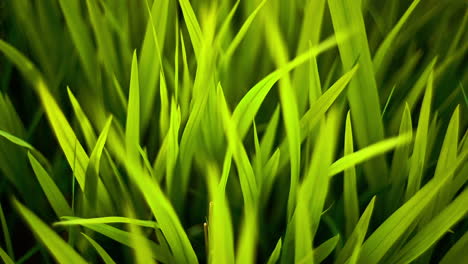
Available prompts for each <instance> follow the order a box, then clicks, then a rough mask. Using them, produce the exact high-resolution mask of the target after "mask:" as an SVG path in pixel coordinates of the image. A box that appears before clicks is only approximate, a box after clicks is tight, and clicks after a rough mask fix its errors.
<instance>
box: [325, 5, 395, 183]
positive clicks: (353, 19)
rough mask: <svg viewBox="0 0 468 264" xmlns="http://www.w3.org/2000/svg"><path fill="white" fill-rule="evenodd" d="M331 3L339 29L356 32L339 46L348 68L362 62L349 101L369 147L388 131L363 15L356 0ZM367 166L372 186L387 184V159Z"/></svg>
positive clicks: (361, 139) (360, 136)
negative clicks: (381, 117) (384, 126)
mask: <svg viewBox="0 0 468 264" xmlns="http://www.w3.org/2000/svg"><path fill="white" fill-rule="evenodd" d="M328 6H329V9H330V14H331V18H332V22H333V27H334V29H335V32H341V31H346V30H348V31H349V30H350V31H351V32H355V34H353V35H352V37H351V39H350V40H349V41H345V42H341V43H339V44H338V48H339V50H340V55H341V56H340V57H341V61H342V63H343V68H344V70H345V71H347V70H349V69H351V68H352V67H353V66H354V64H355V63H356V62H357V63H359V70H358V71H357V73H356V76H355V78H353V80H351V83H350V86H349V90H348V100H349V104H350V108H351V112H352V113H353V115H352V119H353V124H354V130H355V132H356V133H355V135H356V139H357V143H358V144H359V146H361V147H365V146H368V145H370V144H372V143H375V142H378V141H380V140H382V139H383V137H384V131H383V124H382V120H381V119H380V113H381V109H380V102H379V91H378V89H377V84H376V80H375V76H374V67H373V65H372V60H371V55H370V51H369V46H368V40H367V35H366V27H365V25H364V18H363V14H362V11H361V8H360V5H359V2H358V3H356V2H355V1H352V0H328ZM364 168H365V170H366V176H367V180H368V182H369V184H370V185H371V187H372V188H376V187H377V186H379V185H381V184H383V183H385V181H386V175H385V173H386V171H387V165H386V163H385V160H384V159H383V158H381V157H380V158H377V159H376V160H374V161H373V162H372V163H366V164H365V165H364Z"/></svg>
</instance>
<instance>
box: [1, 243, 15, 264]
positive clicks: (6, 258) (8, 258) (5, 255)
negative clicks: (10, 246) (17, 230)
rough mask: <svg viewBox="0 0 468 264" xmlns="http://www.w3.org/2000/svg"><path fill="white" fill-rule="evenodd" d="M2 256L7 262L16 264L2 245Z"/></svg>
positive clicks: (6, 263)
mask: <svg viewBox="0 0 468 264" xmlns="http://www.w3.org/2000/svg"><path fill="white" fill-rule="evenodd" d="M0 258H1V259H2V260H3V263H5V264H15V262H14V261H13V260H12V259H11V258H10V257H9V256H8V254H7V253H6V252H5V251H4V250H3V249H2V248H1V247H0Z"/></svg>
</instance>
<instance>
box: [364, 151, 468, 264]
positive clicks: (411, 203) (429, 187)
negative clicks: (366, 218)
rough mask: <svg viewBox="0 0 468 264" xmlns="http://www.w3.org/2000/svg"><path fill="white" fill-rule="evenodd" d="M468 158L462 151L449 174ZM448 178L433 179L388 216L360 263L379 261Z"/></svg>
mask: <svg viewBox="0 0 468 264" xmlns="http://www.w3.org/2000/svg"><path fill="white" fill-rule="evenodd" d="M467 158H468V151H465V152H463V153H461V154H460V156H459V157H458V158H457V161H456V162H455V164H454V165H452V166H451V167H450V169H449V170H447V175H451V174H452V173H455V171H456V170H457V169H458V168H459V167H460V166H461V165H462V164H464V162H465V161H466V159H467ZM447 179H449V177H445V178H443V179H432V180H431V181H429V182H428V183H427V184H426V185H424V187H423V188H421V189H420V190H419V191H418V192H417V193H416V194H415V195H414V196H412V197H411V199H409V200H408V201H407V202H406V203H405V204H404V205H403V206H401V207H400V208H399V209H398V210H397V211H395V213H393V214H392V215H391V216H390V217H389V218H387V220H385V222H384V223H383V224H382V225H380V226H379V227H378V228H377V230H376V231H375V232H374V233H372V235H371V236H370V237H369V238H368V239H367V240H366V242H365V243H364V245H363V247H362V251H361V255H360V258H359V261H358V263H363V264H374V263H378V262H379V261H380V260H381V259H382V258H383V257H384V256H385V254H387V253H388V252H389V250H390V249H391V247H392V246H393V245H394V244H395V243H396V242H397V241H398V239H399V238H400V237H401V236H402V235H404V234H405V232H406V231H407V230H408V228H410V226H412V225H413V223H414V222H415V221H416V220H417V219H418V217H419V216H420V215H421V214H422V213H423V212H424V209H425V208H426V207H427V205H429V204H430V203H431V202H432V201H433V198H434V197H435V196H436V195H437V194H438V192H439V190H440V189H441V188H442V187H443V186H444V185H445V184H446V183H447Z"/></svg>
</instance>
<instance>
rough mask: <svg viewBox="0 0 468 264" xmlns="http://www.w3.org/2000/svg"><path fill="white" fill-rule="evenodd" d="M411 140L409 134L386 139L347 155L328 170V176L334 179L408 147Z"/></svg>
mask: <svg viewBox="0 0 468 264" xmlns="http://www.w3.org/2000/svg"><path fill="white" fill-rule="evenodd" d="M411 140H412V138H411V134H409V133H407V134H404V135H400V136H397V137H393V138H388V139H384V140H382V141H380V142H377V143H375V144H372V145H370V146H368V147H365V148H363V149H360V150H358V151H356V152H353V153H351V154H349V155H346V156H344V157H342V158H340V159H338V160H337V161H335V162H334V163H333V164H331V166H330V168H329V169H328V176H329V177H332V176H334V175H336V174H338V173H340V172H342V171H344V170H346V169H349V168H351V167H353V166H356V165H357V164H359V163H362V162H365V161H367V160H369V159H372V158H374V157H376V156H378V155H382V154H384V153H386V152H388V151H390V150H392V149H394V148H396V147H398V146H403V145H406V144H408V143H410V142H411Z"/></svg>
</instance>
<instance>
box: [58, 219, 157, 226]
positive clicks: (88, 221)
mask: <svg viewBox="0 0 468 264" xmlns="http://www.w3.org/2000/svg"><path fill="white" fill-rule="evenodd" d="M62 219H64V220H62V221H60V222H57V223H54V226H72V225H82V226H86V225H101V224H119V223H124V224H132V225H137V226H142V227H150V228H154V229H156V228H158V224H157V223H156V222H154V221H148V220H139V219H133V218H128V217H122V216H106V217H97V218H78V217H72V218H71V217H63V218H62Z"/></svg>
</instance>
